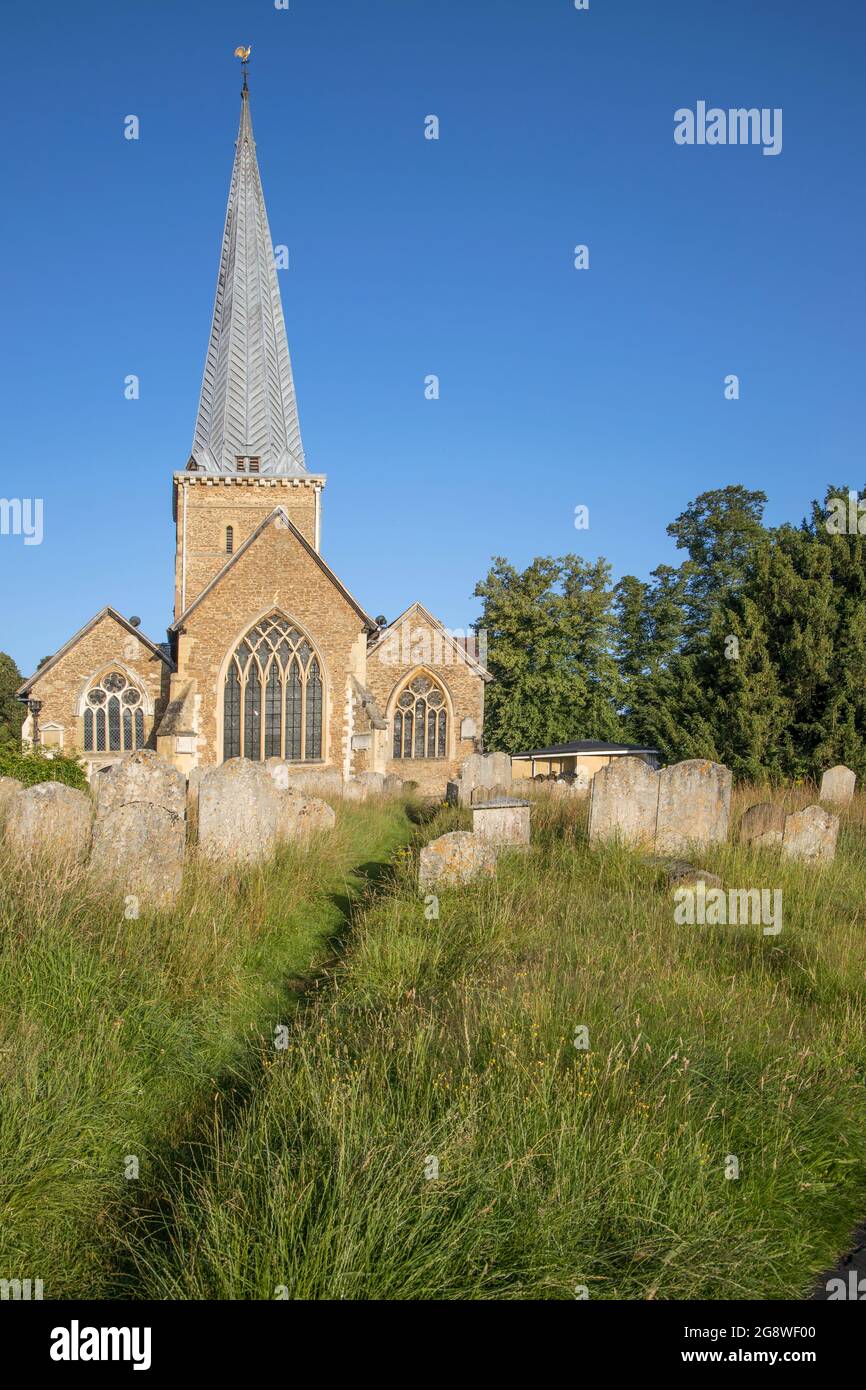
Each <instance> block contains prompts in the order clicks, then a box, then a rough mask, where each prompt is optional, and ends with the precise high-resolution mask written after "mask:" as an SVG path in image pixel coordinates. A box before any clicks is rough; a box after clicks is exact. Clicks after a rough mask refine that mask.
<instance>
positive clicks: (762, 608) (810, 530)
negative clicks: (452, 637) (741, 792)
mask: <svg viewBox="0 0 866 1390" xmlns="http://www.w3.org/2000/svg"><path fill="white" fill-rule="evenodd" d="M857 497H858V494H857V493H854V498H855V509H854V511H853V517H854V520H853V525H852V524H851V520H850V517H851V515H852V513H851V512H849V508H848V490H847V489H846V488H841V487H836V486H833V487H830V488H828V490H827V493H826V495H825V498H824V501H823V504H821V503H818V502H817V501H815V502H813V503H812V505H811V510H810V514H809V516H808V517H807V518H806V519H805V520H804V521H803V522H802V523H801V524H800V525H799V526H794V525H790V524H784V525H782V526H778V527H775V528H767V527H765V526H764V525H763V520H762V518H763V512H764V505H765V502H766V498H765V495H764V494H763V493H762V492H755V491H750V490H748V489H747V488H745V487H743V486H740V485H735V486H731V487H726V488H720V489H716V490H714V491H712V492H706V493H702V494H701V496H700V497H698V498H696V499H695V501H694V502H691V503H690V504H689V506H688V507H687V508H686V509H685V510H684V511H683V512H682V513H681V515H680V516H678V517H677V519H676V520H675V521H674V522H672V523H671V525H670V526H669V527H668V533H669V534H670V535H671V536H673V537H674V539H675V540H676V543H677V546H678V547H679V548H680V549H682V550H685V551H686V552H687V555H688V558H687V559H686V560H684V562H683V563H682V564H681V565H680V566H679V567H678V568H676V567H672V566H670V565H660V566H658V568H657V569H655V570H654V571H653V572H652V574H651V575H650V578H649V580H646V581H645V580H641V579H637V578H635V576H633V575H626V576H625V577H624V578H623V579H621V580H620V581H619V582H618V583H617V584H616V586H615V587H614V588H613V590H611V589H610V587H609V572H608V567H607V565H606V564H605V563H604V562H603V561H597V562H594V563H593V564H589V563H588V562H585V561H581V560H579V559H577V557H575V556H567V557H565V558H564V559H563V560H552V559H543V560H536V561H534V562H533V564H532V565H530V566H529V567H528V569H526V570H525V571H524V572H523V573H522V574H520V573H518V572H517V571H515V570H514V569H513V568H512V567H511V566H509V565H508V564H507V562H506V561H505V560H496V561H495V562H494V567H493V569H492V570H491V571H490V574H489V575H488V576H487V579H486V580H485V581H483V583H482V584H480V585H479V586H478V588H477V590H476V593H477V594H479V595H480V596H481V597H482V598H483V600H484V612H483V616H482V619H481V625H482V626H486V627H487V628H488V633H489V648H488V650H489V665H490V668H491V670H492V671H493V673H494V675H495V676H496V677H497V681H496V684H494V685H493V686H492V687H491V688H490V691H489V696H488V700H489V705H488V708H489V710H490V712H491V718H490V720H489V724H488V732H489V746H491V747H493V746H496V747H504V748H506V749H508V750H509V751H512V752H514V751H519V750H521V749H525V748H528V747H531V746H533V745H534V746H541V745H543V744H546V743H555V742H564V741H566V740H567V739H573V738H591V737H597V738H625V739H627V740H628V741H630V742H634V743H639V744H648V745H650V746H653V747H657V748H658V749H659V750H660V752H661V753H662V754H663V755H664V757H665V758H667V759H668V760H675V759H678V758H688V757H706V758H714V759H717V760H718V761H720V762H724V763H726V764H727V765H728V766H729V767H731V768H732V769H733V771H734V772H735V774H736V775H737V776H739V777H743V778H746V777H748V778H760V777H763V776H769V777H772V778H802V777H807V776H809V777H817V776H818V775H819V774H820V772H821V770H822V769H823V768H825V767H828V766H830V765H831V764H832V763H835V762H844V763H847V764H848V766H849V767H852V768H854V770H855V771H856V772H858V773H859V774H860V775H861V776H863V777H866V500H864V506H863V515H862V516H860V517H859V521H858V515H857V512H856V499H857ZM840 499H841V500H840ZM843 503H844V505H843ZM832 517H837V518H838V517H844V518H845V519H846V520H845V524H844V525H842V526H839V525H833V524H830V518H832ZM612 664H613V665H614V666H615V668H616V669H615V672H614V671H613V670H612Z"/></svg>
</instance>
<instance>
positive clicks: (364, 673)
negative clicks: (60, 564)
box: [18, 65, 491, 794]
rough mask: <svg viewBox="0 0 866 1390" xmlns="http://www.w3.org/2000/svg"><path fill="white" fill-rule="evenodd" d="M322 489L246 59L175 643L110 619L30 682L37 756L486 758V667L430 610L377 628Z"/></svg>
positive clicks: (178, 558) (180, 508)
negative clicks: (345, 572)
mask: <svg viewBox="0 0 866 1390" xmlns="http://www.w3.org/2000/svg"><path fill="white" fill-rule="evenodd" d="M324 487H325V476H324V474H322V473H318V472H312V471H310V469H309V468H308V467H307V463H306V459H305V455H304V447H303V444H302V442H301V427H300V420H299V416H298V405H297V400H296V397H295V386H294V380H293V376H292V365H291V359H290V356H289V348H288V341H287V337H286V328H285V322H284V319H283V309H282V302H281V298H280V290H279V284H278V279H277V267H276V261H275V258H274V250H273V245H272V242H271V235H270V230H269V227H268V218H267V212H266V209H265V201H264V195H263V192H262V184H261V177H260V174H259V166H258V160H257V156H256V146H255V141H254V139H253V127H252V119H251V116H250V99H249V90H248V85H247V78H246V65H244V85H243V91H242V93H241V115H240V128H239V131H238V138H237V147H236V153H235V158H234V166H233V169H232V175H231V184H230V188H229V198H228V208H227V210H226V218H225V227H224V231H223V238H222V249H221V252H220V261H219V276H218V280H217V288H216V299H215V303H214V312H213V322H212V324H211V330H210V339H209V342H208V348H207V356H206V360H205V368H204V378H203V381H202V388H201V397H200V400H199V405H198V414H197V417H196V422H195V432H194V437H193V444H192V452H191V454H190V457H189V460H188V462H187V463H186V466H185V467H184V468H183V469H182V470H179V471H176V472H175V473H174V475H173V487H172V495H173V517H174V522H175V527H176V546H175V564H174V618H173V622H172V624H171V626H170V627H169V629H168V641H167V642H157V641H152V640H151V639H150V638H148V637H146V636H145V635H144V633H143V632H142V631H141V629H140V626H139V621H138V619H137V618H136V617H134V616H133V617H126V616H124V615H123V614H121V613H120V612H118V610H117V609H116V608H113V607H111V606H110V605H107V606H106V607H104V608H102V609H101V610H100V611H99V612H98V613H97V614H96V615H95V616H94V617H92V618H91V619H90V620H89V622H86V623H85V624H84V626H83V627H82V628H81V629H80V631H78V632H77V633H75V635H74V636H73V637H71V638H70V639H69V641H68V642H66V643H65V644H64V645H63V646H62V647H61V648H60V649H59V651H57V652H55V654H54V655H53V656H52V657H51V658H50V659H49V660H48V661H47V662H44V663H43V664H42V666H41V667H40V668H39V670H38V671H37V672H36V673H35V674H34V675H33V676H31V677H30V678H29V679H28V680H27V681H25V682H24V684H23V685H22V686H21V688H20V690H19V692H18V694H19V697H20V698H21V699H22V700H24V701H26V703H27V709H28V714H27V718H26V721H25V723H24V727H23V729H22V739H23V740H24V742H31V743H35V744H40V745H41V746H43V747H44V748H46V749H52V748H57V749H60V748H62V749H65V750H66V751H72V750H75V751H76V752H78V753H79V754H80V755H81V756H82V758H83V760H84V762H85V764H86V766H87V770H88V775H89V776H90V777H91V778H92V776H93V774H94V773H95V772H97V771H98V770H99V769H100V768H102V767H104V766H106V765H108V764H110V763H113V762H116V761H117V760H118V759H119V758H122V757H123V756H124V754H127V753H129V752H131V751H133V750H134V749H137V748H142V747H144V748H153V749H155V750H156V751H157V753H158V754H159V755H160V756H161V757H163V758H165V759H167V760H168V761H169V762H171V763H172V764H173V765H174V766H176V767H178V768H179V769H180V770H181V771H183V772H184V773H187V774H188V773H189V772H191V771H192V769H193V768H198V767H209V766H214V765H215V764H217V763H221V762H223V761H225V760H226V759H228V758H238V757H241V758H251V759H264V758H270V757H278V758H282V759H286V760H288V761H290V762H292V763H296V764H298V765H299V766H304V765H307V766H309V765H316V766H318V767H322V766H325V767H330V768H334V769H337V770H339V771H340V772H341V773H342V775H343V776H344V777H351V776H354V775H357V774H358V773H361V772H365V771H375V772H382V773H396V774H397V775H398V776H400V777H402V778H403V779H404V780H410V781H414V782H416V783H417V784H418V786H419V788H420V789H421V790H422V791H425V792H429V793H431V794H439V793H441V792H442V791H444V788H445V784H446V782H447V781H448V780H449V779H450V778H452V777H453V776H454V774H455V773H456V771H457V769H458V767H459V765H460V763H461V761H462V759H464V758H465V757H467V756H468V755H469V754H471V753H473V752H477V751H479V750H480V748H481V746H482V745H481V737H482V728H483V720H484V687H485V684H486V682H487V681H489V680H490V679H491V676H490V673H489V672H488V671H487V670H486V668H485V667H484V665H483V664H482V662H481V661H480V660H479V659H478V655H477V653H476V652H475V651H474V650H473V641H472V639H465V638H460V637H455V636H454V635H452V634H450V633H449V632H448V631H447V630H446V629H445V628H443V626H442V624H441V623H439V622H438V621H437V619H436V618H435V617H433V615H432V614H431V613H430V612H429V611H428V610H427V609H426V608H424V607H423V606H422V605H421V603H419V602H414V603H412V604H411V605H410V606H409V607H408V608H407V609H406V610H405V612H403V613H401V614H400V616H399V617H397V618H396V619H394V620H393V621H392V622H390V623H387V622H386V621H385V619H384V618H383V617H377V618H374V617H370V615H369V614H368V612H367V611H366V610H365V609H364V608H363V607H362V605H361V603H360V602H359V600H358V599H357V598H356V597H355V596H354V593H353V592H352V591H350V590H349V589H348V588H347V587H346V585H345V584H344V583H343V581H342V580H341V579H339V578H338V577H337V575H336V574H335V573H334V571H333V570H332V569H331V568H330V566H329V565H328V563H327V561H326V560H325V559H324V556H323V554H322V532H323V508H322V494H323V491H324ZM384 540H385V537H384V536H383V537H382V541H383V543H384ZM431 558H432V557H431Z"/></svg>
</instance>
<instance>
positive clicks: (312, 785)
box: [264, 758, 343, 797]
mask: <svg viewBox="0 0 866 1390" xmlns="http://www.w3.org/2000/svg"><path fill="white" fill-rule="evenodd" d="M264 765H265V767H266V768H267V769H268V772H269V773H270V775H271V777H272V778H273V779H274V782H275V784H276V786H277V787H279V789H280V790H281V791H295V792H301V793H303V794H304V795H307V796H330V797H337V796H340V797H341V796H342V795H343V774H342V773H341V772H339V771H338V770H337V768H335V767H299V766H298V764H297V763H290V762H286V761H285V760H284V759H283V758H266V759H265V763H264Z"/></svg>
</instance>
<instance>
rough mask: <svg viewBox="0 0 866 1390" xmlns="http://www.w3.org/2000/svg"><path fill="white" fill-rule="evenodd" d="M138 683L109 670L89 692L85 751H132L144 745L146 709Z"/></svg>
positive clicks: (85, 717) (85, 712)
mask: <svg viewBox="0 0 866 1390" xmlns="http://www.w3.org/2000/svg"><path fill="white" fill-rule="evenodd" d="M141 706H142V695H141V691H140V690H139V689H138V687H137V686H135V685H132V684H131V682H130V681H129V680H128V679H127V677H126V676H125V675H123V673H122V672H120V671H109V672H108V674H107V675H105V676H103V677H102V678H101V680H100V681H99V682H98V683H97V684H96V685H94V686H92V687H91V689H90V690H88V692H87V700H86V704H85V707H84V751H85V753H106V752H108V753H131V752H132V751H133V749H135V748H143V747H144V710H143V709H142V707H141Z"/></svg>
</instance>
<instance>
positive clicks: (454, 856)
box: [418, 830, 496, 891]
mask: <svg viewBox="0 0 866 1390" xmlns="http://www.w3.org/2000/svg"><path fill="white" fill-rule="evenodd" d="M495 872H496V850H495V849H494V848H493V846H492V845H488V844H485V843H484V841H483V840H479V838H478V836H477V835H473V834H472V833H471V831H469V830H452V831H451V832H450V834H448V835H440V836H439V838H438V840H431V841H430V843H429V845H425V846H424V848H423V849H422V851H421V854H420V856H419V861H418V887H419V888H420V889H421V890H422V891H423V890H424V889H425V888H456V887H458V886H459V885H460V884H463V883H471V882H472V880H473V879H475V878H478V877H479V876H484V875H490V874H494V873H495Z"/></svg>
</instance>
